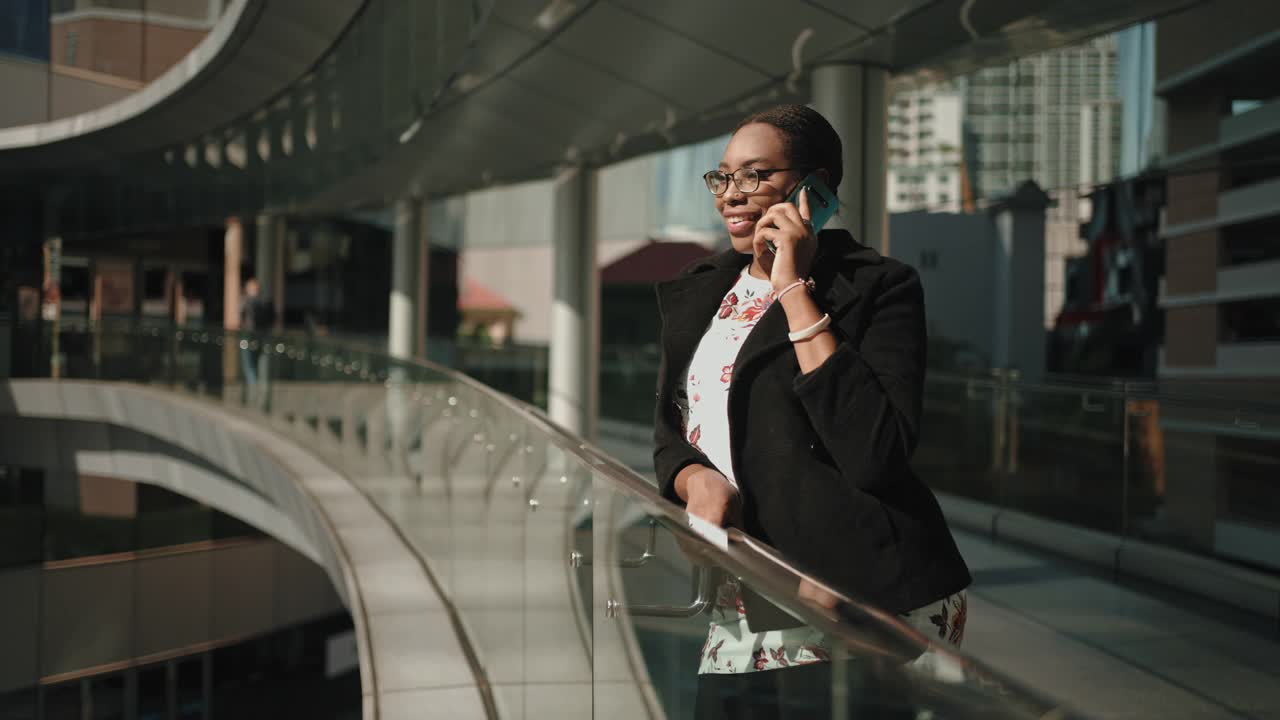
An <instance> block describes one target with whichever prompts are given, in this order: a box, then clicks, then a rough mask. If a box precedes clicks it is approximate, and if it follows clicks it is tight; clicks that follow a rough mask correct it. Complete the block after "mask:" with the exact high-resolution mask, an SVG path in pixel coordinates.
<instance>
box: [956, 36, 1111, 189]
mask: <svg viewBox="0 0 1280 720" xmlns="http://www.w3.org/2000/svg"><path fill="white" fill-rule="evenodd" d="M1116 46H1117V42H1116V36H1115V35H1104V36H1102V37H1099V38H1095V39H1093V40H1090V41H1088V42H1085V43H1081V44H1079V45H1075V46H1072V47H1067V48H1061V49H1058V50H1053V51H1050V52H1047V53H1042V54H1040V55H1035V56H1032V57H1027V58H1022V59H1019V60H1017V61H1015V62H1012V63H1010V64H1008V65H1002V66H998V67H992V68H986V69H983V70H979V71H978V72H976V73H974V74H973V75H971V76H969V78H968V82H967V83H966V92H965V124H966V131H967V137H966V140H967V141H968V142H971V143H973V145H974V147H973V150H974V154H973V158H974V167H973V168H972V171H973V174H974V177H973V182H974V189H975V194H976V195H977V196H978V197H996V196H999V195H1003V194H1005V193H1007V192H1009V191H1010V190H1012V189H1013V188H1014V187H1015V186H1016V185H1017V184H1018V183H1019V182H1021V181H1023V180H1035V181H1036V182H1037V183H1039V184H1040V185H1041V186H1042V187H1044V188H1045V189H1046V190H1049V191H1050V192H1052V191H1054V190H1057V189H1066V188H1078V187H1079V186H1081V185H1090V184H1094V183H1098V182H1105V181H1107V180H1110V179H1111V178H1113V177H1114V176H1115V175H1116V173H1117V172H1118V171H1119V167H1120V118H1119V115H1120V102H1119V95H1118V92H1117V63H1116Z"/></svg>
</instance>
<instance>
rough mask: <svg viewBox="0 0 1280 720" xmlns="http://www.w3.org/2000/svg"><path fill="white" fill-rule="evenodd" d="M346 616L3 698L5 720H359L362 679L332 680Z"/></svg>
mask: <svg viewBox="0 0 1280 720" xmlns="http://www.w3.org/2000/svg"><path fill="white" fill-rule="evenodd" d="M350 632H352V625H351V618H350V616H349V615H347V614H346V613H338V614H335V615H332V616H330V617H325V618H321V619H318V620H314V621H312V622H308V623H303V624H300V625H296V626H293V627H288V628H281V629H279V630H276V631H274V632H270V633H265V634H263V635H259V636H257V637H254V638H251V639H249V640H239V641H236V642H234V643H231V644H224V645H221V646H219V647H216V648H214V649H212V650H203V651H199V652H193V653H188V654H179V655H177V656H176V657H171V658H170V659H167V660H164V661H161V662H150V663H144V664H139V665H135V666H131V667H128V668H125V669H123V670H116V671H111V672H104V673H97V674H86V675H83V676H81V677H77V678H74V679H69V680H58V681H55V682H51V683H49V684H44V685H40V686H37V687H31V688H23V689H18V690H10V691H6V692H0V720H223V719H226V720H259V719H261V720H268V719H271V720H274V719H275V718H283V717H298V718H303V717H305V718H315V719H316V720H357V719H358V718H360V717H361V712H362V708H361V703H360V674H359V671H358V670H357V669H356V668H354V667H352V668H347V669H345V670H342V671H341V672H330V671H328V670H327V669H326V667H325V660H326V644H327V643H328V641H329V640H330V639H331V638H334V637H336V636H340V635H343V634H346V633H350Z"/></svg>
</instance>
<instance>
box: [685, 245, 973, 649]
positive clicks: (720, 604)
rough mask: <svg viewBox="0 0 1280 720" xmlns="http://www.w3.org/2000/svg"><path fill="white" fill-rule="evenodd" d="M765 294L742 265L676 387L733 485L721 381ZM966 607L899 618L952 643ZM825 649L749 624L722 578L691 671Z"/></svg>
mask: <svg viewBox="0 0 1280 720" xmlns="http://www.w3.org/2000/svg"><path fill="white" fill-rule="evenodd" d="M773 301H774V291H773V286H772V284H771V283H770V282H769V281H768V280H760V279H758V278H755V277H752V276H751V274H750V266H749V265H748V266H747V267H745V268H743V270H742V274H741V275H739V277H738V280H737V282H736V283H734V285H733V287H732V288H730V289H729V292H728V293H727V294H726V295H725V296H724V300H723V301H722V302H721V303H720V309H719V311H718V312H717V313H716V315H715V317H713V318H712V319H711V324H710V326H708V328H707V331H706V333H704V334H703V336H702V340H701V341H700V342H699V343H698V349H697V350H696V351H695V352H694V354H693V359H692V360H691V361H690V363H689V369H688V373H687V374H686V376H685V382H684V387H683V388H682V389H679V390H677V398H678V399H679V401H680V404H681V407H682V410H683V419H684V432H685V437H686V438H687V439H688V440H689V443H690V444H691V445H693V446H694V447H696V448H697V449H698V450H699V451H701V452H702V453H703V454H705V455H706V456H707V459H709V460H710V461H711V463H712V464H713V465H714V466H715V468H716V469H717V470H719V471H720V472H721V473H722V474H723V475H724V476H725V477H726V478H728V480H729V482H731V483H733V484H734V486H735V487H737V485H738V481H737V479H736V478H735V477H734V474H733V464H732V462H731V459H730V451H729V447H730V444H729V383H730V382H731V381H732V380H733V366H734V362H735V361H736V359H737V356H738V351H739V350H740V349H741V348H742V343H743V342H744V341H745V340H746V339H747V335H749V334H750V333H751V330H752V328H754V327H755V326H756V323H758V322H759V321H760V317H761V316H762V315H764V313H765V311H766V310H768V309H769V306H770V305H772V304H773ZM966 614H967V612H966V596H965V594H964V593H963V592H960V593H957V594H955V595H952V596H950V597H947V598H944V599H942V600H940V601H938V602H936V603H933V604H931V605H929V606H927V607H925V608H920V609H918V610H915V611H912V612H910V613H906V614H905V615H904V619H905V620H906V621H907V622H908V623H909V624H911V625H913V626H914V627H915V628H916V629H917V630H919V631H921V632H923V633H925V634H926V635H931V636H937V637H939V638H941V639H942V640H943V641H944V642H949V643H951V644H955V645H958V644H959V643H960V640H961V638H962V637H963V635H964V623H965V618H966ZM831 652H832V650H831V646H830V644H829V643H828V642H827V641H826V639H825V638H824V637H823V634H822V633H821V632H819V631H818V630H815V629H813V628H810V627H798V628H787V629H784V630H770V631H767V632H763V633H753V632H751V631H750V630H749V629H748V627H747V620H746V614H745V612H744V611H743V607H742V595H741V587H740V585H739V583H738V581H737V580H736V579H733V578H729V579H727V580H725V581H724V582H723V583H721V584H720V586H719V588H718V590H717V593H716V601H715V604H714V605H713V606H712V610H711V628H710V631H709V632H708V633H707V641H706V643H705V644H704V645H703V648H702V657H701V661H700V663H699V666H698V673H699V674H718V673H747V672H757V671H761V670H776V669H779V668H787V667H794V666H797V665H807V664H809V663H815V662H825V661H827V660H830V658H831Z"/></svg>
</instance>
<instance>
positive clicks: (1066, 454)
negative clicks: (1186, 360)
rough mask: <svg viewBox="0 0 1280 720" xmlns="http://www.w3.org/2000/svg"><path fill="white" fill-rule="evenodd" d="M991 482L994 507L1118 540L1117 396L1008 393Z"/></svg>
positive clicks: (1120, 435)
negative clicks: (995, 487) (997, 501)
mask: <svg viewBox="0 0 1280 720" xmlns="http://www.w3.org/2000/svg"><path fill="white" fill-rule="evenodd" d="M1009 392H1011V393H1012V394H1011V396H1010V397H1009V399H1008V402H1004V403H1001V408H1002V411H1003V412H1004V413H1007V415H1008V418H1007V420H1006V423H1005V424H1004V427H1006V428H1007V436H1006V440H1005V443H1004V445H1005V447H1004V452H1003V453H1002V457H1001V458H1000V459H1001V462H1002V466H1001V473H1000V479H999V481H998V482H999V485H1000V492H999V496H1000V498H1001V501H1002V504H1003V505H1004V506H1005V507H1008V508H1011V509H1014V510H1021V511H1023V512H1028V513H1032V514H1034V515H1039V516H1041V517H1046V518H1049V519H1052V520H1058V521H1062V522H1067V523H1070V524H1072V525H1077V526H1081V527H1087V528H1092V529H1095V530H1102V531H1105V532H1111V533H1119V532H1121V531H1122V521H1121V518H1122V508H1123V505H1124V425H1125V410H1124V409H1125V403H1124V398H1123V396H1121V395H1117V394H1115V393H1109V392H1088V391H1083V392H1081V391H1077V390H1072V389H1063V388H1056V387H1050V386H1035V385H1018V386H1014V387H1012V388H1011V389H1010V390H1009Z"/></svg>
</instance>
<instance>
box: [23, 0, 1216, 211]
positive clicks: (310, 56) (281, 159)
mask: <svg viewBox="0 0 1280 720" xmlns="http://www.w3.org/2000/svg"><path fill="white" fill-rule="evenodd" d="M1203 1H1204V0H859V2H856V3H850V2H844V1H842V0H803V1H799V0H796V1H794V2H785V3H780V2H776V0H699V1H698V2H687V1H686V0H470V2H466V1H465V0H434V1H428V0H422V1H421V2H417V1H415V2H403V1H401V2H396V1H393V0H367V3H366V4H365V5H364V7H363V10H362V11H361V12H360V13H359V14H358V15H357V16H355V19H354V20H353V21H352V22H351V23H350V25H349V27H346V26H345V23H346V21H347V19H348V18H350V17H352V14H353V13H355V12H356V10H357V6H359V5H361V2H360V0H333V1H332V2H324V3H314V2H304V0H273V1H272V2H270V3H266V2H263V1H262V0H237V3H238V4H237V5H236V7H235V8H234V10H235V12H228V13H227V14H226V16H225V19H224V21H223V24H222V25H221V26H220V27H219V28H218V32H216V33H215V35H217V36H218V37H219V38H221V39H217V38H215V37H213V36H211V37H210V38H209V39H208V40H206V45H209V46H210V47H209V48H206V47H205V46H204V45H202V46H201V48H200V49H199V51H198V53H197V54H195V55H193V57H199V58H203V57H205V56H211V57H210V58H209V59H208V61H206V62H204V64H203V65H200V68H201V69H200V70H198V71H195V72H191V73H190V74H191V77H190V79H189V80H188V81H187V82H186V83H185V84H180V85H179V86H178V87H176V88H174V89H173V91H172V92H171V93H170V94H169V95H166V96H165V99H164V100H156V99H154V98H150V99H148V98H147V97H142V96H144V95H146V93H145V92H144V93H140V94H139V96H140V97H139V98H137V100H138V102H139V107H140V108H142V109H140V110H138V111H137V112H134V113H133V114H132V115H128V117H127V118H126V119H123V120H120V121H119V122H116V123H115V124H108V125H104V126H101V127H96V129H93V130H91V131H88V132H82V133H81V134H80V135H75V134H73V133H72V134H68V132H69V131H68V130H67V127H66V126H65V124H64V126H63V127H62V135H57V134H56V133H54V132H53V131H52V129H51V128H46V127H44V126H41V127H35V128H26V129H22V132H25V133H26V134H27V136H28V139H29V140H30V143H29V144H28V146H27V147H26V148H25V149H21V150H20V149H18V148H19V146H21V145H22V143H21V142H19V141H18V140H20V138H17V136H16V135H15V132H16V131H0V165H3V166H4V167H6V168H18V169H21V168H23V167H25V168H26V169H30V170H46V169H49V168H55V167H58V166H60V165H66V164H67V163H71V162H73V161H78V162H79V163H80V167H82V168H85V169H86V173H87V174H91V175H92V174H96V177H94V178H93V180H92V181H79V180H77V179H76V178H77V177H78V176H77V175H75V174H74V172H73V171H69V172H67V173H65V174H64V178H65V181H66V182H70V183H76V182H79V183H80V185H79V189H80V192H81V193H82V196H81V198H80V199H78V200H76V202H78V203H79V207H82V208H83V207H91V206H92V205H93V204H94V203H95V202H102V201H101V200H100V199H99V198H98V196H100V195H102V192H101V188H102V187H104V186H105V187H108V188H112V189H113V191H115V192H116V193H117V195H118V196H121V197H129V198H132V199H130V200H128V202H130V203H132V204H131V205H130V206H129V208H128V210H129V212H122V211H119V210H106V211H102V214H103V215H104V216H107V215H112V214H114V216H116V217H123V216H125V215H129V214H130V213H132V214H133V215H134V216H137V217H131V218H130V220H131V221H133V222H135V223H136V222H142V221H143V220H144V218H142V217H141V216H142V215H145V214H146V213H152V212H153V211H152V208H159V210H156V211H155V212H161V213H164V217H163V218H162V219H160V220H159V221H160V222H189V221H190V220H191V218H192V217H193V216H202V217H206V218H210V219H213V218H219V217H225V215H226V214H229V213H234V212H245V211H255V210H257V209H260V208H272V209H278V210H283V211H290V212H299V211H305V210H316V211H325V210H333V209H350V208H354V207H359V206H374V205H384V204H386V203H387V202H388V201H389V200H391V199H394V198H396V197H400V196H403V195H405V194H407V193H408V194H421V195H446V194H454V193H458V192H462V191H466V190H470V189H475V188H479V187H484V186H489V185H496V184H503V183H510V182H516V181H521V180H528V179H535V178H543V177H547V176H549V175H550V173H552V172H553V171H554V169H555V168H556V167H557V166H559V165H563V164H573V163H586V164H591V165H603V164H608V163H611V162H616V161H619V160H623V159H626V158H628V157H633V156H636V155H639V154H642V153H646V152H651V151H654V150H659V149H662V148H665V147H670V146H673V145H678V144H684V143H688V142H693V141H697V140H702V139H706V138H709V137H712V136H714V135H717V134H719V133H723V132H725V131H726V130H727V129H729V128H730V127H732V125H733V123H734V122H735V121H736V120H737V119H738V118H740V117H742V116H743V115H744V114H745V113H747V112H749V111H751V110H753V109H756V108H758V107H760V106H764V105H768V104H774V103H778V102H785V101H792V102H806V101H808V99H809V89H808V77H809V74H810V73H809V71H810V70H812V69H813V68H814V67H817V66H820V65H824V64H831V63H860V64H870V65H875V66H878V67H884V68H886V69H888V70H889V71H890V72H892V73H894V74H896V75H898V76H899V77H902V76H921V77H925V78H930V77H936V78H941V77H946V76H951V75H955V74H959V73H963V72H966V71H970V70H973V69H976V68H979V67H981V66H983V65H987V64H992V63H996V62H1000V61H1007V60H1009V59H1011V58H1015V57H1019V56H1024V55H1027V54H1030V53H1035V52H1038V51H1043V50H1047V49H1051V48H1054V47H1058V46H1062V45H1067V44H1070V43H1072V42H1077V41H1081V40H1083V39H1086V38H1088V37H1092V36H1095V35H1098V34H1101V33H1105V32H1108V31H1111V30H1115V29H1118V28H1121V27H1123V26H1126V25H1129V24H1132V23H1134V22H1138V21H1141V20H1144V19H1149V18H1151V17H1153V16H1156V15H1159V14H1161V13H1167V12H1172V11H1175V10H1179V9H1182V8H1185V7H1187V6H1190V5H1195V4H1198V3H1199V2H1203ZM344 27H345V30H344ZM233 41H234V42H233ZM214 45H216V47H217V51H216V52H214V51H213V50H212V49H211V48H212V47H213V46H214ZM330 46H332V48H331V49H330V50H329V51H328V53H327V54H324V56H323V59H321V60H320V62H319V63H317V62H316V60H317V59H318V58H320V56H321V55H322V53H323V51H324V48H326V47H330ZM199 62H200V61H198V60H193V61H192V62H191V63H184V65H183V66H182V67H180V68H174V71H173V73H178V74H181V73H183V72H190V71H188V70H186V69H185V68H186V67H188V66H191V65H194V64H198V63H199ZM171 74H172V73H171ZM290 78H292V79H293V80H292V84H290V85H289V86H288V88H287V89H285V90H284V91H282V92H281V91H279V88H280V87H281V85H282V83H287V82H289V80H290ZM163 80H165V81H166V82H167V83H168V85H172V84H174V83H177V82H178V81H177V80H176V79H173V80H172V81H171V82H169V81H170V80H171V78H169V77H168V76H166V78H164V79H163ZM156 85H157V86H167V85H164V84H163V83H156ZM157 92H159V90H157ZM148 103H149V104H148ZM144 105H145V107H143V106H144ZM100 113H103V114H108V113H119V111H118V110H117V109H115V108H114V107H113V108H106V109H104V110H102V111H100ZM126 114H127V113H126ZM237 114H238V115H237ZM62 122H64V123H65V122H66V121H62ZM77 122H78V121H77ZM73 124H74V123H73ZM50 125H54V124H50ZM83 127H87V125H85V126H83ZM58 138H61V139H58ZM304 138H305V142H304V141H303V139H304ZM6 145H7V147H8V148H9V149H8V150H7V151H6V150H5V147H6ZM197 148H198V149H200V150H202V151H200V152H197ZM131 153H132V154H133V156H132V157H131V156H130V154H131ZM95 158H102V159H108V158H110V159H111V163H103V162H99V163H98V169H96V170H95V169H94V168H93V166H92V165H91V164H88V163H89V161H90V160H92V159H95ZM224 160H225V161H224ZM103 168H106V169H103ZM135 175H136V176H145V179H137V178H135V177H133V176H135ZM122 183H124V184H126V185H129V186H130V187H133V188H134V189H132V190H119V188H120V186H121V184H122ZM67 197H70V195H67ZM136 198H142V201H138V200H137V199H136ZM67 202H68V203H70V202H71V201H67ZM108 202H116V201H108ZM120 202H123V201H120ZM135 206H140V207H143V211H142V212H141V213H140V212H139V211H138V210H137V207H135Z"/></svg>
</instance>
